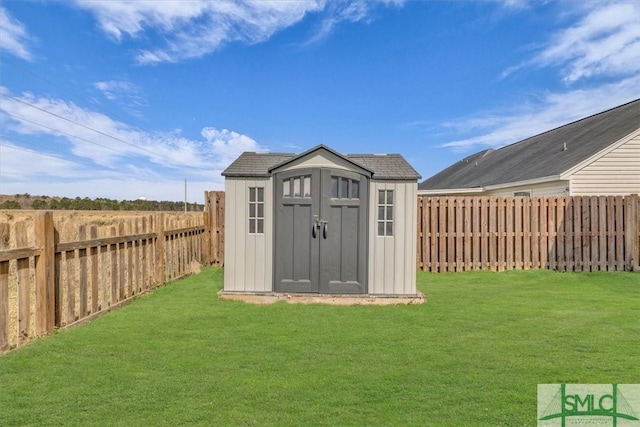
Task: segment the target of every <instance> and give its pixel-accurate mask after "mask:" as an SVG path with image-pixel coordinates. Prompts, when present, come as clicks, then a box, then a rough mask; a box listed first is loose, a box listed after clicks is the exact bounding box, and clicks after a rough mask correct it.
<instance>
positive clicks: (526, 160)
mask: <svg viewBox="0 0 640 427" xmlns="http://www.w3.org/2000/svg"><path fill="white" fill-rule="evenodd" d="M639 128H640V99H637V100H635V101H632V102H629V103H627V104H624V105H621V106H619V107H616V108H613V109H611V110H607V111H604V112H602V113H599V114H595V115H593V116H589V117H587V118H584V119H581V120H578V121H575V122H573V123H569V124H567V125H564V126H561V127H559V128H556V129H552V130H550V131H547V132H544V133H541V134H539V135H536V136H533V137H531V138H527V139H525V140H522V141H520V142H516V143H515V144H511V145H507V146H505V147H502V148H500V149H497V150H493V149H488V150H483V151H480V152H478V153H475V154H472V155H471V156H469V157H466V158H464V159H462V160H460V161H458V162H456V163H455V164H453V165H451V166H449V167H448V168H446V169H444V170H442V171H441V172H439V173H437V174H436V175H434V176H432V177H431V178H429V179H427V180H425V181H424V182H422V183H421V184H420V185H419V186H418V189H419V190H439V189H461V188H478V187H486V186H490V185H499V184H506V183H511V182H520V181H529V180H535V179H542V178H546V177H553V176H559V175H561V174H562V173H564V172H566V171H568V170H569V169H571V168H573V167H575V166H576V165H578V164H580V163H582V162H584V161H585V160H587V159H589V158H590V157H592V156H594V155H595V154H597V153H599V152H600V151H602V150H604V149H606V148H607V147H609V146H610V145H612V144H613V143H615V142H617V141H619V140H620V139H622V138H624V137H625V136H627V135H629V134H630V133H632V132H633V131H635V130H637V129H639Z"/></svg>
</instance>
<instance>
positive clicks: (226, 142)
mask: <svg viewBox="0 0 640 427" xmlns="http://www.w3.org/2000/svg"><path fill="white" fill-rule="evenodd" d="M202 136H204V137H205V139H206V140H207V141H209V143H210V144H211V149H212V151H213V153H215V155H216V158H217V160H218V161H217V165H218V166H219V167H221V168H226V167H227V166H229V165H230V164H231V162H233V161H234V160H235V159H236V158H237V157H238V156H239V155H240V154H242V153H243V152H245V151H253V152H261V151H267V150H266V148H265V147H262V146H260V145H259V144H258V143H257V142H256V141H255V140H253V139H251V138H250V137H248V136H247V135H242V134H239V133H237V132H234V131H230V130H228V129H222V130H218V129H216V128H213V127H206V128H204V129H202Z"/></svg>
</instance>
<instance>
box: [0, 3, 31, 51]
mask: <svg viewBox="0 0 640 427" xmlns="http://www.w3.org/2000/svg"><path fill="white" fill-rule="evenodd" d="M30 39H31V37H30V36H29V35H28V34H27V31H26V29H25V27H24V25H23V24H22V23H21V22H20V21H18V20H17V19H14V18H12V17H11V16H9V14H8V13H7V11H6V10H5V8H3V7H0V49H2V50H5V51H7V52H9V53H11V54H12V55H15V56H17V57H19V58H22V59H26V60H27V61H30V60H31V59H32V55H31V52H30V51H29V49H28V47H27V44H28V42H29V40H30Z"/></svg>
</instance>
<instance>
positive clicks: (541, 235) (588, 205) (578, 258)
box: [417, 195, 640, 272]
mask: <svg viewBox="0 0 640 427" xmlns="http://www.w3.org/2000/svg"><path fill="white" fill-rule="evenodd" d="M639 212H640V198H639V197H638V196H637V195H632V196H627V197H622V196H598V197H568V196H567V197H534V198H526V197H427V196H420V197H419V198H418V248H417V249H418V260H417V261H418V268H420V269H422V270H425V271H433V272H440V271H465V270H480V269H484V270H497V271H501V270H511V269H537V268H545V269H554V270H559V271H595V270H606V271H612V270H618V271H621V270H629V271H632V270H638V269H639V267H638V260H639V258H640V244H639V241H640V239H639V234H640V218H639V216H640V215H639Z"/></svg>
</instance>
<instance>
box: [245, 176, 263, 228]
mask: <svg viewBox="0 0 640 427" xmlns="http://www.w3.org/2000/svg"><path fill="white" fill-rule="evenodd" d="M249 234H264V188H263V187H249Z"/></svg>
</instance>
